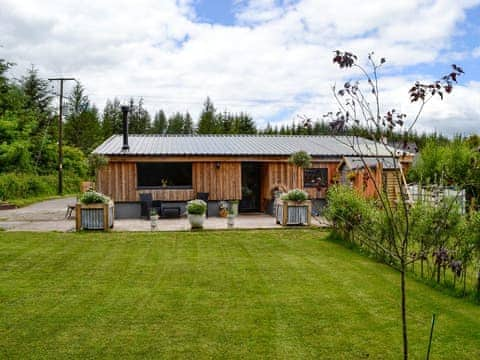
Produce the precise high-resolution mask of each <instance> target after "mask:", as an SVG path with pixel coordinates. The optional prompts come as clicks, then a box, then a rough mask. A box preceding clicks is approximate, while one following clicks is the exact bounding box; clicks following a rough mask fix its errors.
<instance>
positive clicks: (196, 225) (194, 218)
mask: <svg viewBox="0 0 480 360" xmlns="http://www.w3.org/2000/svg"><path fill="white" fill-rule="evenodd" d="M188 221H189V222H190V226H191V227H192V229H202V228H203V222H204V221H205V214H203V215H197V214H188Z"/></svg>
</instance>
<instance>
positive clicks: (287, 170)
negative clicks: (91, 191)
mask: <svg viewBox="0 0 480 360" xmlns="http://www.w3.org/2000/svg"><path fill="white" fill-rule="evenodd" d="M217 164H219V167H217ZM241 164H242V163H241V161H222V162H214V161H203V162H198V161H196V162H192V189H137V167H136V163H135V162H133V161H128V162H127V161H110V162H109V163H108V165H107V166H106V167H104V168H102V169H101V170H100V171H99V173H98V178H97V190H98V191H100V192H102V193H104V194H106V195H108V196H110V197H111V198H112V199H113V200H114V201H117V202H122V201H139V198H140V196H139V194H140V193H151V194H152V197H153V199H154V200H164V201H187V200H191V199H194V198H195V196H196V193H197V192H208V193H209V199H210V200H214V201H215V200H240V199H241V198H242V176H241V175H242V170H241ZM337 164H338V163H335V162H323V163H322V162H314V163H313V164H312V167H327V168H328V178H329V179H328V180H329V184H330V183H331V182H332V179H333V177H334V176H335V172H336V167H337ZM261 169H262V170H261V174H262V176H261V184H260V185H261V194H260V198H261V199H271V198H272V196H271V191H272V189H273V188H274V187H275V186H281V187H284V188H285V190H291V189H294V188H300V189H302V188H303V170H302V169H300V168H297V167H296V166H294V165H292V164H290V163H288V162H287V161H285V160H284V161H272V162H263V163H262V167H261ZM306 190H307V192H308V193H309V195H310V197H311V198H313V199H315V198H322V197H323V196H324V192H319V191H317V190H316V189H312V188H309V189H308V188H307V189H306Z"/></svg>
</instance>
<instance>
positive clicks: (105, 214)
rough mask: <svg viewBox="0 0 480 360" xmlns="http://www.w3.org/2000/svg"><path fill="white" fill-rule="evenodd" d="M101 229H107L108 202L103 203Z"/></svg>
mask: <svg viewBox="0 0 480 360" xmlns="http://www.w3.org/2000/svg"><path fill="white" fill-rule="evenodd" d="M102 208H103V230H104V231H108V229H109V226H108V213H109V211H108V204H103V206H102Z"/></svg>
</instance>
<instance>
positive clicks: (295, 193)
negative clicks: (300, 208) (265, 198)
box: [282, 189, 308, 201]
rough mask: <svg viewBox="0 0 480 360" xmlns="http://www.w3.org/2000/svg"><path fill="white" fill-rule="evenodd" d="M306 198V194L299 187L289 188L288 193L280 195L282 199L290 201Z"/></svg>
mask: <svg viewBox="0 0 480 360" xmlns="http://www.w3.org/2000/svg"><path fill="white" fill-rule="evenodd" d="M307 199H308V194H307V193H306V192H305V191H303V190H300V189H293V190H290V191H289V192H288V193H286V194H284V195H282V200H290V201H305V200H307Z"/></svg>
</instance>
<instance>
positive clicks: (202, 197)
mask: <svg viewBox="0 0 480 360" xmlns="http://www.w3.org/2000/svg"><path fill="white" fill-rule="evenodd" d="M208 195H209V193H207V192H197V199H200V200H203V201H205V202H206V203H207V212H206V213H205V215H206V216H207V218H208Z"/></svg>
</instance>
